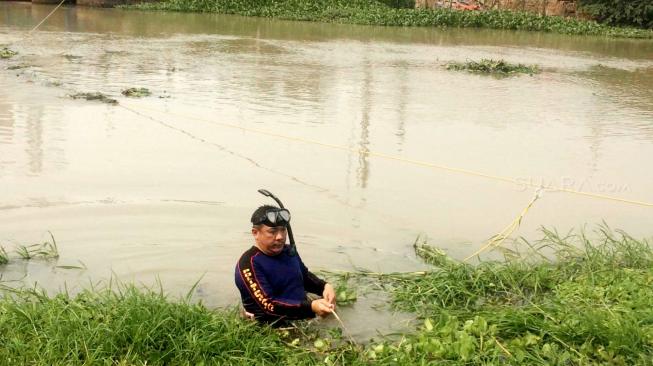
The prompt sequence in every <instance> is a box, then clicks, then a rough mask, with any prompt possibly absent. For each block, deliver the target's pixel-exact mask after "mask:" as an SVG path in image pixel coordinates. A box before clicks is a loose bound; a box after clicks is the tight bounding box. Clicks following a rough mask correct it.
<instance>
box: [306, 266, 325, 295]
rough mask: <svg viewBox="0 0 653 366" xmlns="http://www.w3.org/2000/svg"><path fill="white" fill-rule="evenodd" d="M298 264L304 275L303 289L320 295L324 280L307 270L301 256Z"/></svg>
mask: <svg viewBox="0 0 653 366" xmlns="http://www.w3.org/2000/svg"><path fill="white" fill-rule="evenodd" d="M299 265H300V266H301V268H302V276H304V290H306V292H310V293H313V294H316V295H320V296H322V293H323V292H324V286H325V285H326V282H324V281H323V280H322V279H320V278H319V277H317V276H316V275H314V274H313V273H312V272H311V271H309V270H308V268H306V266H305V265H304V262H303V261H302V260H301V258H300V259H299Z"/></svg>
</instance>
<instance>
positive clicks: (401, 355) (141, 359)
mask: <svg viewBox="0 0 653 366" xmlns="http://www.w3.org/2000/svg"><path fill="white" fill-rule="evenodd" d="M544 234H545V236H544V238H543V239H542V240H541V241H539V242H537V243H532V244H531V246H526V247H528V248H533V249H529V251H528V252H526V253H522V254H518V253H516V252H512V251H506V252H505V254H506V256H507V260H506V261H501V262H482V263H481V264H479V265H470V264H464V263H460V262H457V261H454V260H452V259H450V258H448V257H447V256H446V255H444V254H443V253H442V252H441V251H439V250H437V249H434V248H433V247H430V246H428V245H426V244H424V243H418V244H417V245H416V252H417V254H418V255H419V256H421V257H422V258H424V260H425V261H427V262H428V263H430V264H432V265H433V266H434V267H433V269H432V270H430V271H427V272H416V273H395V274H374V273H364V272H362V273H348V274H340V275H338V276H342V277H346V278H347V279H348V281H349V282H350V284H355V285H357V286H361V288H362V286H364V284H365V283H370V284H374V285H375V286H378V285H379V284H381V285H383V286H385V288H386V289H387V291H389V292H390V293H391V294H392V297H393V300H392V305H393V306H394V307H395V308H397V309H402V310H406V311H411V312H414V313H415V314H416V315H417V316H418V317H419V319H420V321H419V324H417V325H416V327H415V330H414V331H413V332H411V333H410V334H405V335H403V336H401V339H394V340H386V341H381V342H379V341H374V342H370V343H369V344H367V345H365V346H359V345H353V344H349V343H347V342H345V341H343V339H342V338H340V337H337V336H336V337H335V338H333V339H326V340H322V339H318V337H323V334H322V335H319V334H318V330H317V329H316V328H314V327H313V328H312V329H311V327H308V328H302V329H301V331H297V332H291V333H288V332H279V331H275V330H271V329H267V328H260V327H258V326H256V325H254V324H252V323H250V322H246V321H242V320H240V319H238V316H237V315H236V313H235V312H234V311H230V310H210V309H207V308H205V307H204V306H202V305H201V304H192V303H189V302H188V301H184V300H181V301H172V300H170V299H168V298H166V297H165V296H163V295H162V294H161V293H160V292H159V291H147V290H139V289H136V288H134V287H129V286H128V287H126V288H122V289H121V290H120V291H115V289H114V291H111V290H101V291H86V292H83V293H81V294H79V295H77V296H75V297H71V296H67V295H58V296H54V297H49V296H45V295H43V294H40V293H38V292H35V291H19V292H17V293H9V295H8V296H7V297H5V298H4V299H2V300H0V344H2V345H3V347H0V364H2V363H3V362H4V364H38V365H50V364H67V365H76V364H123V365H127V364H129V365H144V364H148V365H162V364H175V365H177V364H179V365H186V364H189V365H190V364H193V365H194V364H205V365H208V364H229V365H252V364H256V365H265V364H270V365H273V364H299V365H312V364H322V365H324V364H347V365H363V364H365V365H369V364H379V365H397V364H399V365H404V364H422V363H429V362H433V363H437V364H444V365H490V364H492V365H498V364H510V365H521V364H530V365H533V364H535V365H632V364H642V365H646V364H651V362H652V361H651V360H653V250H652V249H651V246H650V244H649V243H648V242H646V241H639V240H636V239H634V238H631V237H630V236H628V235H626V234H623V233H612V232H610V231H608V230H603V231H602V232H600V235H599V236H598V237H597V238H595V239H594V240H593V241H590V240H589V239H588V238H587V237H586V236H584V235H572V236H560V235H558V234H556V233H555V232H550V231H544ZM370 316H373V314H370ZM345 322H346V320H345ZM316 340H317V341H316Z"/></svg>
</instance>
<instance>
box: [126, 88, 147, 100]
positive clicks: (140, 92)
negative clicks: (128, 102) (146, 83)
mask: <svg viewBox="0 0 653 366" xmlns="http://www.w3.org/2000/svg"><path fill="white" fill-rule="evenodd" d="M122 95H124V96H126V97H131V98H141V97H147V96H150V95H152V93H151V92H150V90H149V89H147V88H128V89H125V90H123V91H122Z"/></svg>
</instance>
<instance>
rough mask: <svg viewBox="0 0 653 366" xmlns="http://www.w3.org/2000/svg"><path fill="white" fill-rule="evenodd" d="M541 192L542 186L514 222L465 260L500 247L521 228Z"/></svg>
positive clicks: (465, 260) (464, 260)
mask: <svg viewBox="0 0 653 366" xmlns="http://www.w3.org/2000/svg"><path fill="white" fill-rule="evenodd" d="M541 194H542V188H540V189H538V190H537V191H536V192H535V195H534V196H533V199H531V201H530V202H529V203H528V205H526V207H525V208H524V209H523V210H522V212H521V213H520V214H519V215H517V217H515V219H514V220H512V222H511V223H510V224H509V225H508V226H506V228H505V229H503V230H501V232H499V233H498V234H497V235H495V236H493V237H492V238H491V239H490V240H488V242H487V243H486V244H485V245H484V246H482V247H481V248H480V249H479V250H477V251H476V252H474V254H472V255H470V256H468V257H467V258H465V259H463V262H467V261H468V260H470V259H472V258H474V257H476V256H477V255H480V254H481V253H483V252H484V251H486V250H488V249H490V248H493V247H498V246H500V245H501V244H503V242H504V241H506V239H508V237H509V236H510V235H512V233H514V232H515V230H517V228H519V226H520V225H521V222H522V220H523V219H524V216H526V213H528V211H529V210H530V209H531V207H533V204H534V203H535V201H537V200H538V199H539V198H540V197H541V196H542V195H541Z"/></svg>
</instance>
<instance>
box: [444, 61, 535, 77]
mask: <svg viewBox="0 0 653 366" xmlns="http://www.w3.org/2000/svg"><path fill="white" fill-rule="evenodd" d="M447 70H456V71H469V72H474V73H480V74H498V75H513V74H529V75H533V74H536V73H538V72H540V69H539V67H537V65H523V64H511V63H508V62H506V61H504V60H492V59H482V60H481V61H467V62H464V63H459V62H451V63H448V64H447Z"/></svg>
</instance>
